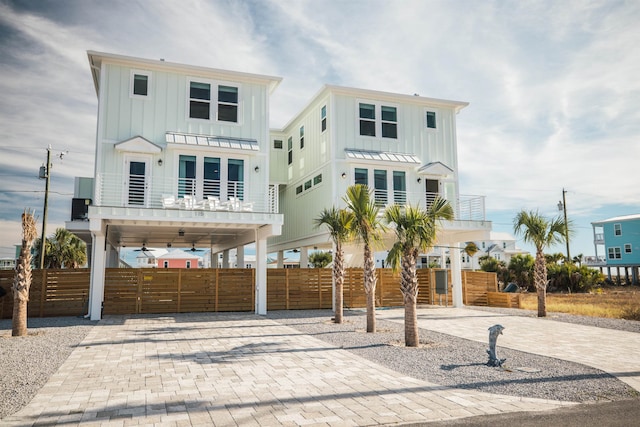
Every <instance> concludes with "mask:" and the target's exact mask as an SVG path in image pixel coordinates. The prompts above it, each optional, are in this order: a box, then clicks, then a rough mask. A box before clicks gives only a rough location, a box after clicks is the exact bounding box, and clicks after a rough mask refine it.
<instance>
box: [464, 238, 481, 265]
mask: <svg viewBox="0 0 640 427" xmlns="http://www.w3.org/2000/svg"><path fill="white" fill-rule="evenodd" d="M479 250H480V248H478V245H476V244H475V243H474V242H467V244H466V245H465V247H464V253H466V254H467V256H468V257H469V258H473V256H474V255H475V254H477V253H478V251H479ZM471 267H472V268H473V262H472V264H471Z"/></svg>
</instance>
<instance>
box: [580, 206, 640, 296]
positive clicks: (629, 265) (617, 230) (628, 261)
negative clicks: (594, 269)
mask: <svg viewBox="0 0 640 427" xmlns="http://www.w3.org/2000/svg"><path fill="white" fill-rule="evenodd" d="M591 225H592V226H593V242H594V245H595V249H596V257H597V256H598V248H600V249H602V248H603V247H604V256H605V263H604V265H603V266H601V267H606V268H607V275H608V277H609V279H611V269H612V268H615V269H616V271H617V276H618V277H619V278H621V277H622V276H623V275H624V278H625V281H626V282H627V283H629V282H631V283H634V284H637V283H638V270H639V269H640V214H634V215H626V216H618V217H614V218H609V219H605V220H603V221H597V222H592V223H591ZM621 273H622V274H621Z"/></svg>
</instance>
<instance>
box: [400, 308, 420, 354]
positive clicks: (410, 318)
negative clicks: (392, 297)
mask: <svg viewBox="0 0 640 427" xmlns="http://www.w3.org/2000/svg"><path fill="white" fill-rule="evenodd" d="M419 341H420V338H419V336H418V314H417V310H416V300H415V298H405V302H404V345H405V346H407V347H417V346H418V343H419Z"/></svg>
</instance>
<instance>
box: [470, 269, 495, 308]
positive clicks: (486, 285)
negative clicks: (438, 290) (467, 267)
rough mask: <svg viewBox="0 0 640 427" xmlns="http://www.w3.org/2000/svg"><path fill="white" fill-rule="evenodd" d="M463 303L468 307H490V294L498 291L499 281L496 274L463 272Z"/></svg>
mask: <svg viewBox="0 0 640 427" xmlns="http://www.w3.org/2000/svg"><path fill="white" fill-rule="evenodd" d="M462 283H463V286H464V288H463V293H462V295H463V303H464V304H466V305H479V306H487V305H489V300H488V298H487V293H488V292H497V291H498V279H497V276H496V274H495V273H487V272H484V271H463V272H462Z"/></svg>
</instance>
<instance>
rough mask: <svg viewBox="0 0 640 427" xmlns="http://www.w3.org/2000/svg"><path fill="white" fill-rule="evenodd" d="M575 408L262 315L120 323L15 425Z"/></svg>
mask: <svg viewBox="0 0 640 427" xmlns="http://www.w3.org/2000/svg"><path fill="white" fill-rule="evenodd" d="M568 404H571V403H569V402H556V401H547V400H542V399H528V398H519V397H513V396H502V395H492V394H488V393H481V392H475V391H469V390H459V389H451V388H446V387H441V386H439V385H437V384H432V383H428V382H425V381H421V380H417V379H414V378H410V377H406V376H402V375H400V374H398V373H397V372H394V371H391V370H389V369H386V368H384V367H381V366H379V365H376V364H375V363H373V362H370V361H367V360H365V359H362V358H360V357H358V356H356V355H354V354H352V353H350V352H348V351H345V350H340V349H337V348H335V347H332V346H330V345H329V344H327V343H325V342H323V341H320V340H317V339H315V338H312V337H310V336H308V335H304V334H302V333H300V332H298V331H296V330H294V329H292V328H289V327H286V326H282V325H280V324H278V323H276V322H274V321H271V320H269V319H265V318H262V317H259V316H255V315H249V314H247V315H236V314H227V315H224V314H178V315H170V316H157V317H129V316H111V317H107V318H105V319H104V320H103V321H101V322H100V323H99V324H98V325H97V326H96V327H95V328H93V329H92V330H91V332H90V333H89V334H88V335H87V337H86V338H85V340H84V341H83V342H82V345H81V346H79V347H78V348H76V349H75V350H74V351H73V352H72V354H71V355H70V356H69V358H68V359H67V361H66V362H65V363H64V364H63V365H62V366H61V367H60V369H59V370H58V372H56V373H55V374H54V375H53V376H52V377H51V379H50V380H49V382H48V383H47V384H46V385H45V386H44V387H43V388H42V389H41V390H40V391H39V392H38V394H37V395H36V396H35V398H34V399H33V400H32V401H31V402H30V403H29V404H28V405H27V406H26V407H25V408H23V409H22V410H21V411H19V412H18V413H16V414H14V415H13V416H10V417H7V418H5V419H3V420H2V422H1V423H0V424H2V425H9V426H30V425H35V424H38V425H51V424H56V423H59V424H64V425H69V426H73V425H83V426H93V425H95V426H130V425H156V426H183V425H202V426H209V425H214V426H235V425H241V426H251V425H256V426H264V425H270V426H271V425H283V426H294V425H295V426H303V425H304V426H306V425H309V426H314V425H315V426H320V425H322V426H348V425H351V426H359V425H380V424H399V423H407V422H415V421H430V420H432V421H435V420H447V419H453V418H459V417H467V416H472V415H484V414H495V413H501V412H512V411H522V410H526V411H535V410H548V409H553V408H556V407H559V406H563V405H568Z"/></svg>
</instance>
